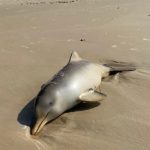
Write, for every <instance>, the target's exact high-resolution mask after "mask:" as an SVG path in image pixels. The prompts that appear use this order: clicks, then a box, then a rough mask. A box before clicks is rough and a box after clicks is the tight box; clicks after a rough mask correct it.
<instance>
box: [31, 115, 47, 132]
mask: <svg viewBox="0 0 150 150" xmlns="http://www.w3.org/2000/svg"><path fill="white" fill-rule="evenodd" d="M47 122H48V119H47V115H46V116H45V117H42V118H39V119H37V120H36V122H35V124H34V126H33V127H32V128H31V135H37V133H39V132H40V131H41V129H42V128H43V127H44V125H45V124H46V123H47Z"/></svg>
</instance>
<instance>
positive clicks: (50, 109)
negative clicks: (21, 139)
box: [31, 85, 61, 135]
mask: <svg viewBox="0 0 150 150" xmlns="http://www.w3.org/2000/svg"><path fill="white" fill-rule="evenodd" d="M58 95H59V91H58V90H56V88H54V87H53V86H51V85H48V86H46V87H45V88H43V89H41V91H40V92H39V94H38V95H37V98H36V100H35V117H36V120H35V124H34V125H33V127H31V134H32V135H36V134H37V133H38V132H40V131H41V129H42V128H43V127H44V125H45V124H46V123H48V122H50V121H51V120H53V119H55V118H56V117H58V116H59V115H60V114H61V111H60V107H59V106H60V101H59V100H60V96H58Z"/></svg>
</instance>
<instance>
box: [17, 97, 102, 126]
mask: <svg viewBox="0 0 150 150" xmlns="http://www.w3.org/2000/svg"><path fill="white" fill-rule="evenodd" d="M34 100H35V98H33V99H32V100H31V101H30V102H29V103H27V105H25V106H24V108H23V109H22V110H21V111H20V112H19V114H18V117H17V121H18V122H19V123H20V124H23V125H26V126H29V127H32V125H33V124H34V123H35V114H34ZM99 105H100V102H96V101H95V102H81V103H79V104H78V105H77V106H75V107H73V108H72V109H70V110H68V111H67V113H69V112H76V111H84V110H88V109H92V108H95V107H97V106H99Z"/></svg>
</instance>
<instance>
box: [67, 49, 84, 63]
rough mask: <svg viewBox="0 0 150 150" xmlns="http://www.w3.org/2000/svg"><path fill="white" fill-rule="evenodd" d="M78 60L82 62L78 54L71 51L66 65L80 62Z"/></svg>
mask: <svg viewBox="0 0 150 150" xmlns="http://www.w3.org/2000/svg"><path fill="white" fill-rule="evenodd" d="M80 60H82V58H81V57H80V56H79V55H78V53H77V52H76V51H73V52H72V53H71V56H70V58H69V62H68V63H70V62H75V61H80Z"/></svg>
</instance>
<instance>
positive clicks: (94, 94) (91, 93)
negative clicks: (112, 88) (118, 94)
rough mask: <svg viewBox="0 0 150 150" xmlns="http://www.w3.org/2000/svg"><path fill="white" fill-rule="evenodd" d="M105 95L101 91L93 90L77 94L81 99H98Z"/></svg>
mask: <svg viewBox="0 0 150 150" xmlns="http://www.w3.org/2000/svg"><path fill="white" fill-rule="evenodd" d="M105 97H106V95H105V94H103V93H100V92H97V91H94V90H88V91H86V92H84V93H82V94H81V95H80V96H79V99H80V100H83V101H100V100H103V99H104V98H105Z"/></svg>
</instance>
